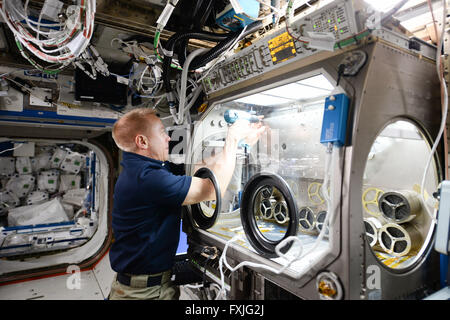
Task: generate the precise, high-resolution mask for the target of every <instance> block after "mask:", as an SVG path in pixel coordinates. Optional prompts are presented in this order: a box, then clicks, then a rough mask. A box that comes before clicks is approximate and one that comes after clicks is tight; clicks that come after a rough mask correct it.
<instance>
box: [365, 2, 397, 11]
mask: <svg viewBox="0 0 450 320" xmlns="http://www.w3.org/2000/svg"><path fill="white" fill-rule="evenodd" d="M364 1H365V2H366V3H367V4H369V5H370V6H371V7H372V8H374V9H375V10H376V11H381V12H387V11H389V10H390V9H392V8H393V7H394V6H395V5H397V4H398V3H399V2H400V1H402V0H364Z"/></svg>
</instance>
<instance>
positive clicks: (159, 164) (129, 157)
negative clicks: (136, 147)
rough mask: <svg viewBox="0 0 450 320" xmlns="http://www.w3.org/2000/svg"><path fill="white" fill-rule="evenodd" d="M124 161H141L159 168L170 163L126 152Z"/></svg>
mask: <svg viewBox="0 0 450 320" xmlns="http://www.w3.org/2000/svg"><path fill="white" fill-rule="evenodd" d="M123 160H124V161H136V160H137V161H139V160H140V161H146V162H148V164H151V165H152V166H154V167H158V168H161V167H166V166H167V163H168V161H161V160H156V159H153V158H149V157H146V156H143V155H140V154H137V153H133V152H126V151H123Z"/></svg>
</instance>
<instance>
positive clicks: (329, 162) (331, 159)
mask: <svg viewBox="0 0 450 320" xmlns="http://www.w3.org/2000/svg"><path fill="white" fill-rule="evenodd" d="M338 150H339V149H338V148H334V146H333V144H332V143H329V144H328V146H327V152H326V158H325V170H324V171H325V177H324V182H323V184H322V188H323V191H322V193H323V194H324V197H325V200H326V201H327V208H328V213H327V215H326V217H325V220H324V222H323V226H322V230H321V231H320V233H319V236H318V237H317V239H316V240H315V242H314V245H313V246H312V247H311V248H310V249H309V250H308V251H307V252H306V253H304V254H303V245H302V243H301V241H300V239H299V238H297V237H296V236H290V237H287V238H286V239H284V240H283V241H281V242H280V243H279V244H278V245H277V246H276V247H275V253H276V254H277V255H278V256H279V257H281V258H284V259H286V260H287V261H288V263H287V264H286V265H284V266H283V267H281V268H280V269H274V268H272V267H270V266H268V265H264V264H259V263H253V262H250V261H243V262H241V263H239V264H238V265H237V266H236V267H231V266H230V265H229V264H228V262H227V260H226V252H227V250H228V247H229V245H230V244H231V243H232V242H234V241H236V240H238V239H241V238H242V236H241V235H236V236H234V237H233V238H231V239H230V240H229V241H227V243H226V244H225V247H224V249H223V252H222V255H221V256H220V259H219V270H220V281H221V289H220V292H219V294H218V295H217V297H216V299H219V297H221V296H222V297H225V276H224V273H223V264H225V266H226V267H227V268H228V269H229V270H230V271H231V272H234V271H236V270H238V269H239V268H241V267H243V266H249V267H253V268H261V269H265V270H268V271H270V272H272V273H274V274H281V273H282V272H284V271H285V270H286V269H287V268H289V267H290V266H291V265H292V264H293V263H294V262H297V261H300V260H302V259H303V258H305V257H306V256H307V255H309V254H310V253H312V252H314V251H315V250H316V249H317V247H318V246H319V244H320V243H321V241H322V239H323V237H324V236H325V233H326V232H327V229H328V225H329V221H331V222H334V218H335V214H336V211H335V210H334V205H335V204H334V196H333V191H334V188H331V190H330V194H331V195H332V196H331V198H330V196H329V194H328V190H327V186H328V184H329V181H330V178H329V176H330V175H331V177H333V174H334V165H335V161H336V158H335V157H336V156H337V155H338ZM330 166H331V173H330V172H329V171H330ZM331 185H333V184H331ZM289 242H296V243H297V244H298V252H297V254H296V255H295V256H294V257H293V259H289V258H288V257H287V255H286V254H283V253H282V252H281V249H282V248H284V246H285V245H286V244H287V243H289ZM294 278H297V277H294Z"/></svg>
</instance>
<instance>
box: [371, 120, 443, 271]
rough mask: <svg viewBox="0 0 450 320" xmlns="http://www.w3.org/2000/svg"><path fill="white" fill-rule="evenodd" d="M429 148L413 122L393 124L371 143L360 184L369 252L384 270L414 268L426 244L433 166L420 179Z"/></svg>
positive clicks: (430, 227) (434, 185) (434, 183)
mask: <svg viewBox="0 0 450 320" xmlns="http://www.w3.org/2000/svg"><path fill="white" fill-rule="evenodd" d="M430 152H431V148H430V146H429V144H428V142H427V140H426V139H425V136H424V134H423V133H422V132H421V130H420V129H419V128H418V127H417V126H416V125H415V124H413V123H412V122H410V121H406V120H398V121H395V122H393V123H391V124H389V125H388V126H386V127H385V128H384V130H383V131H382V132H381V133H380V134H379V135H378V136H377V138H376V139H375V141H374V143H373V145H372V148H371V151H370V153H369V156H368V158H367V163H366V169H365V172H364V177H363V178H364V179H363V190H362V191H363V192H362V210H363V217H364V225H365V228H366V236H367V239H368V242H369V244H370V247H371V248H372V250H373V252H374V254H375V255H376V256H377V258H378V259H379V261H380V262H382V263H383V264H384V265H385V266H386V267H388V268H391V269H396V270H405V269H408V268H409V267H411V266H413V265H414V264H415V263H416V262H417V261H418V260H419V258H420V257H422V256H423V254H424V251H425V250H426V249H427V247H428V246H429V244H430V241H431V235H432V232H433V228H434V224H432V223H431V219H430V215H429V214H428V213H427V208H426V207H425V204H424V203H426V204H427V206H428V210H430V211H433V210H434V209H433V207H432V206H430V203H431V204H432V203H433V201H434V200H433V195H432V193H433V192H434V191H435V190H437V187H438V176H437V170H436V166H435V163H434V161H432V162H431V165H430V167H429V170H428V171H427V174H426V176H425V181H424V182H425V184H424V191H423V196H424V199H423V200H424V201H425V202H424V201H423V200H422V199H421V195H420V194H421V191H422V190H421V189H422V185H421V184H422V179H423V174H424V170H425V166H426V163H427V159H428V157H429V155H430Z"/></svg>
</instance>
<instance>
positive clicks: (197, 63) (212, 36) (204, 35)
mask: <svg viewBox="0 0 450 320" xmlns="http://www.w3.org/2000/svg"><path fill="white" fill-rule="evenodd" d="M261 27H262V22H261V21H256V22H253V23H252V24H250V25H249V26H248V27H247V29H246V30H245V32H244V33H242V32H233V33H231V34H224V35H221V34H216V33H210V32H204V31H200V32H187V33H177V34H174V35H173V36H172V37H170V38H169V40H168V41H167V43H166V49H167V50H168V51H171V52H172V51H173V49H174V47H175V44H176V43H177V42H178V41H181V40H185V39H197V40H211V41H221V42H220V43H219V44H218V45H217V46H215V47H214V48H212V49H211V50H210V51H208V52H207V53H205V54H204V55H202V56H200V57H197V58H194V60H193V61H192V63H191V66H192V67H190V68H189V69H191V70H195V69H197V68H200V67H202V66H204V65H205V64H207V63H208V62H210V61H212V60H213V59H215V58H216V57H218V56H219V55H220V54H221V53H223V52H224V51H226V50H227V49H228V48H229V47H230V46H231V45H232V44H233V43H234V42H235V41H236V39H237V38H238V37H239V39H242V38H244V37H246V36H248V35H249V34H251V33H253V32H255V31H256V30H258V29H260V28H261ZM241 33H242V34H241ZM171 63H172V57H169V56H164V61H163V66H162V69H163V74H162V78H163V83H164V88H165V90H166V92H171V91H172V88H171V86H170V79H169V71H170V64H171Z"/></svg>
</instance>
